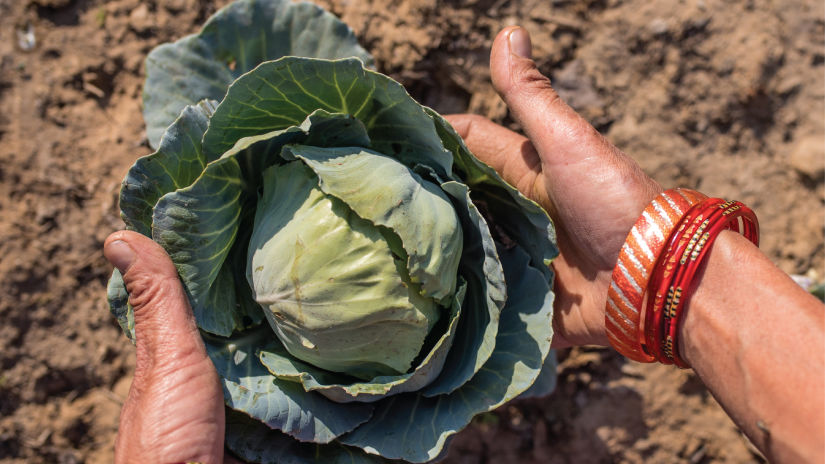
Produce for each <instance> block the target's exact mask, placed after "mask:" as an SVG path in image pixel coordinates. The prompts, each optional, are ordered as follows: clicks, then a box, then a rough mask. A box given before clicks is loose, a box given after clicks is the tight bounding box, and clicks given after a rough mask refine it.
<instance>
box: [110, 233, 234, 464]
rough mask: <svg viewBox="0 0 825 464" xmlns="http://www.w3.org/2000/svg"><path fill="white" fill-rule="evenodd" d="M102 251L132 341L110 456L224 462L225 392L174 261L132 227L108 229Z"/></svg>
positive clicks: (126, 459) (128, 459) (125, 460)
mask: <svg viewBox="0 0 825 464" xmlns="http://www.w3.org/2000/svg"><path fill="white" fill-rule="evenodd" d="M103 253H104V254H105V255H106V258H107V259H108V260H109V261H110V262H111V263H112V264H113V265H115V267H117V268H118V269H119V270H120V271H121V273H122V274H123V281H124V282H125V283H126V289H127V290H128V291H129V302H130V303H131V305H132V307H133V308H134V310H135V338H136V340H137V366H136V367H135V376H134V380H133V381H132V387H131V388H130V390H129V396H128V398H126V402H125V403H124V405H123V409H122V410H121V413H120V426H119V429H118V436H117V440H116V442H115V462H117V463H119V464H122V463H130V462H135V463H137V462H141V463H143V462H157V463H180V462H201V463H219V462H224V448H223V437H224V405H223V392H222V391H221V387H220V384H219V382H218V374H217V372H216V371H215V367H214V366H213V365H212V361H210V360H209V357H208V356H207V355H206V348H205V347H204V344H203V340H202V339H201V336H200V333H199V332H198V329H197V326H196V325H195V319H194V316H193V315H192V309H191V308H190V307H189V301H188V299H187V297H186V294H185V293H184V291H183V287H182V286H181V283H180V280H179V279H178V273H177V271H176V270H175V266H174V265H173V264H172V261H171V260H170V259H169V256H167V254H166V252H164V250H163V249H162V248H161V247H160V246H159V245H158V244H157V243H155V242H153V241H152V240H151V239H149V238H147V237H144V236H143V235H140V234H138V233H135V232H127V231H121V232H115V233H113V234H112V235H110V236H109V238H107V239H106V242H105V244H104V249H103Z"/></svg>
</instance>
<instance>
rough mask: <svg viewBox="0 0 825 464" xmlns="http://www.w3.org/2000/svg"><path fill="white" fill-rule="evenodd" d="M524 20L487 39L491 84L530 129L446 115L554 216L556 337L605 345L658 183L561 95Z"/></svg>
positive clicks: (558, 342)
mask: <svg viewBox="0 0 825 464" xmlns="http://www.w3.org/2000/svg"><path fill="white" fill-rule="evenodd" d="M530 48H531V44H530V37H529V35H528V34H527V31H525V30H524V29H522V28H520V27H508V28H506V29H504V30H502V31H501V32H500V33H499V34H498V36H497V37H496V39H495V41H494V43H493V49H492V54H491V57H490V70H491V74H492V80H493V85H494V86H495V88H496V90H497V91H498V93H499V94H500V95H501V97H502V98H503V99H504V101H505V102H506V103H507V106H508V107H509V109H510V114H511V115H512V116H513V118H514V119H515V120H516V121H518V123H519V124H521V126H522V127H523V128H524V132H525V133H526V134H527V137H529V139H528V138H525V137H523V136H521V135H519V134H517V133H515V132H512V131H510V130H508V129H506V128H504V127H501V126H499V125H497V124H494V123H493V122H491V121H489V120H487V119H485V118H483V117H481V116H473V115H453V116H449V117H448V118H447V119H448V120H449V121H450V123H451V124H452V125H453V126H454V127H455V128H456V130H457V131H458V133H459V134H460V135H461V136H462V137H463V138H464V140H465V142H466V143H467V146H468V147H469V148H470V151H472V152H473V153H474V154H475V155H476V156H478V157H479V158H480V159H481V160H482V161H484V162H486V163H487V164H489V165H490V166H492V167H493V168H494V169H495V170H496V171H498V172H499V173H501V175H502V176H503V177H504V179H505V180H506V181H508V182H509V183H510V184H512V185H514V186H515V187H516V188H518V189H519V190H520V191H521V192H522V193H523V194H524V195H526V196H527V197H529V198H531V199H533V200H534V201H536V202H537V203H539V204H540V205H541V206H542V207H543V208H544V209H545V210H547V211H548V212H549V213H550V215H551V216H552V217H553V220H554V223H555V225H556V231H557V234H558V241H559V248H560V251H561V254H560V256H559V257H558V258H557V259H556V261H555V262H554V268H555V271H556V274H557V277H556V298H557V301H556V315H555V318H554V327H555V330H556V335H555V336H554V339H553V346H554V347H556V348H561V347H565V346H571V345H584V344H598V345H607V337H606V335H605V326H604V307H605V303H606V297H607V289H608V286H609V285H610V280H611V274H612V272H613V267H614V266H615V264H616V260H617V257H618V255H619V249H620V248H621V246H622V244H623V243H624V241H625V238H626V237H627V234H628V232H629V231H630V229H631V227H632V226H633V224H634V223H635V221H636V219H637V218H638V217H639V215H640V214H641V212H642V210H643V209H644V208H645V206H646V205H647V204H648V203H649V202H650V201H651V200H652V199H653V198H654V197H655V196H656V195H657V194H658V193H659V192H661V190H662V189H661V187H660V186H659V184H657V183H656V182H655V181H653V180H652V179H651V178H649V177H648V176H647V175H645V174H644V173H643V172H642V170H641V169H640V168H639V166H638V165H637V164H636V162H635V161H633V160H632V159H631V158H630V157H628V156H627V155H625V154H624V153H622V152H621V151H620V150H619V149H618V148H616V147H615V146H613V145H612V144H611V143H610V142H608V141H607V140H606V139H605V138H604V137H602V136H601V134H599V132H598V131H596V129H595V128H594V127H593V126H592V125H590V124H589V123H588V122H587V121H585V120H584V118H582V117H581V116H580V115H579V114H578V113H576V112H575V111H574V110H573V109H572V108H570V107H569V106H568V105H567V104H566V103H565V102H564V101H562V100H561V98H559V96H558V94H557V93H556V92H555V91H554V90H553V88H552V87H551V85H550V80H549V79H548V78H547V77H545V76H543V75H542V74H541V73H540V72H539V70H538V69H537V68H536V65H535V63H534V62H533V60H532V59H531V58H530V56H531V54H530Z"/></svg>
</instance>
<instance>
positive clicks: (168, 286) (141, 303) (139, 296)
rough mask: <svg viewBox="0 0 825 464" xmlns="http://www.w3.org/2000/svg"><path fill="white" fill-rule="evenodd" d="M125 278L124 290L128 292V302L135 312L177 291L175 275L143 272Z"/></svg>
mask: <svg viewBox="0 0 825 464" xmlns="http://www.w3.org/2000/svg"><path fill="white" fill-rule="evenodd" d="M130 277H131V276H130ZM127 280H128V281H127V282H126V290H127V291H128V292H129V304H131V305H132V307H133V308H134V310H135V312H138V311H139V310H140V309H142V308H145V307H146V306H148V305H150V304H152V303H156V302H160V301H161V300H162V299H164V298H168V297H169V296H170V295H172V294H177V293H178V292H179V286H180V282H179V281H178V279H177V276H175V277H172V276H168V275H152V274H147V273H143V274H139V275H137V276H134V277H132V278H131V279H127Z"/></svg>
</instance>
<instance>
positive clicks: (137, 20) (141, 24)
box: [129, 3, 153, 32]
mask: <svg viewBox="0 0 825 464" xmlns="http://www.w3.org/2000/svg"><path fill="white" fill-rule="evenodd" d="M129 25H130V26H131V27H132V29H134V30H135V31H137V32H146V31H148V30H149V29H151V28H152V26H153V24H152V18H151V14H150V13H149V7H148V6H146V4H145V3H141V4H140V6H138V7H137V8H135V9H134V10H132V12H131V13H129Z"/></svg>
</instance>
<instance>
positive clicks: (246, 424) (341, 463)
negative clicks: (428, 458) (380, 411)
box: [226, 408, 400, 464]
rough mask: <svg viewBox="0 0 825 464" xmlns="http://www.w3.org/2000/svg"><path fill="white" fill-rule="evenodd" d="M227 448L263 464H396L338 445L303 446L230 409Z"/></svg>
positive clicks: (227, 415) (249, 459)
mask: <svg viewBox="0 0 825 464" xmlns="http://www.w3.org/2000/svg"><path fill="white" fill-rule="evenodd" d="M226 447H227V448H229V449H230V450H231V451H232V452H233V453H235V455H237V456H238V457H240V458H241V459H244V460H247V461H251V462H259V463H261V464H317V463H319V462H322V463H324V464H392V463H399V462H400V461H390V460H389V459H383V458H381V457H379V456H371V455H368V454H366V453H364V452H363V451H361V450H360V449H358V448H352V447H349V446H342V445H340V444H338V443H330V444H327V445H321V444H315V443H302V442H299V441H297V440H295V439H294V438H292V437H290V436H289V435H286V434H284V433H283V432H281V431H278V430H273V429H271V428H269V427H267V426H266V425H264V424H263V423H261V422H260V421H257V420H255V419H252V418H250V417H249V416H247V415H245V414H243V413H241V412H238V411H235V410H233V409H231V408H227V409H226Z"/></svg>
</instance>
